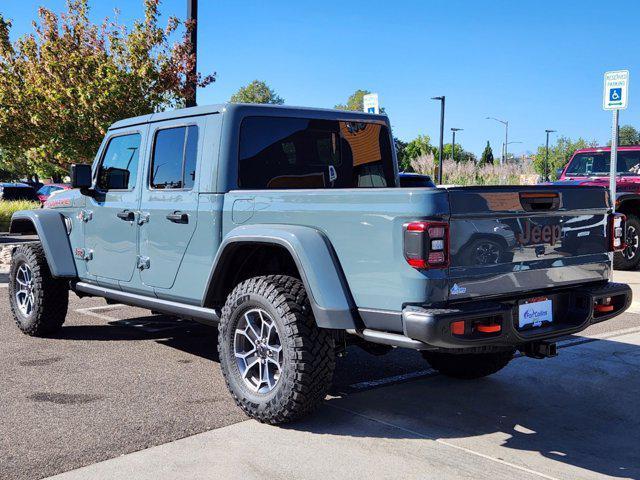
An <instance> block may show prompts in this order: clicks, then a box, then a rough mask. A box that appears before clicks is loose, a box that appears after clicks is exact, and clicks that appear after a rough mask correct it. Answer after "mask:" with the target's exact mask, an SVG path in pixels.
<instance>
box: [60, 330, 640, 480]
mask: <svg viewBox="0 0 640 480" xmlns="http://www.w3.org/2000/svg"><path fill="white" fill-rule="evenodd" d="M638 391H640V332H636V333H630V334H626V335H622V336H619V337H616V338H610V339H608V340H600V341H595V342H590V343H584V344H581V345H577V346H573V347H569V348H563V349H561V352H560V356H559V357H557V358H553V359H547V360H542V361H539V360H531V359H527V358H518V359H516V360H514V362H512V364H511V365H510V366H509V367H507V368H506V369H505V370H503V371H502V372H500V373H499V374H497V375H495V376H493V377H490V378H487V379H483V380H478V381H467V382H461V381H453V380H450V379H447V378H445V377H443V376H435V377H431V378H426V379H423V380H420V381H414V382H408V383H404V384H400V385H392V386H389V387H384V388H378V389H374V390H369V391H366V392H363V393H359V394H353V395H349V396H346V397H344V398H333V399H330V400H328V401H327V404H326V406H324V407H323V408H322V409H321V411H320V412H319V413H318V414H317V415H315V416H314V417H312V418H311V419H309V420H306V421H304V422H300V423H296V424H294V425H291V426H287V427H272V426H268V425H262V424H259V423H257V422H254V421H246V422H242V423H238V424H235V425H231V426H228V427H224V428H221V429H218V430H213V431H209V432H205V433H202V434H199V435H195V436H192V437H187V438H184V439H181V440H177V441H175V442H171V443H168V444H165V445H160V446H157V447H153V448H149V449H147V450H143V451H139V452H135V453H132V454H129V455H124V456H121V457H119V458H115V459H112V460H108V461H105V462H101V463H97V464H94V465H91V466H88V467H84V468H81V469H78V470H75V471H71V472H67V473H64V474H61V475H58V476H56V477H52V478H55V479H57V480H75V479H78V480H80V479H83V480H84V479H86V478H100V479H126V478H136V479H140V480H144V479H149V480H160V479H175V478H180V479H205V478H207V479H210V478H227V479H233V478H238V479H264V478H270V479H279V478H282V479H291V478H296V479H299V478H304V479H316V478H317V479H323V480H325V479H327V478H354V479H355V478H369V479H377V478H437V479H448V478H451V479H454V478H455V479H459V478H474V479H513V478H519V479H529V478H546V479H554V478H557V479H561V478H580V479H596V478H598V479H601V478H638V477H640V464H639V463H638V458H640V402H638Z"/></svg>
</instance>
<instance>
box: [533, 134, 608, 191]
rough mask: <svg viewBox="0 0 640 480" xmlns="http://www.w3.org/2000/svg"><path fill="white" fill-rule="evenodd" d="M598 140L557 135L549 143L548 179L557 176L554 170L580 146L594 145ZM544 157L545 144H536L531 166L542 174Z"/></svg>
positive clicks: (565, 161)
mask: <svg viewBox="0 0 640 480" xmlns="http://www.w3.org/2000/svg"><path fill="white" fill-rule="evenodd" d="M597 145H598V142H596V141H595V140H591V141H587V140H585V139H584V138H578V139H577V140H575V141H574V140H571V139H570V138H569V137H565V136H562V135H561V136H559V137H558V138H557V139H556V142H555V143H554V144H553V145H549V164H548V166H547V171H548V173H549V178H550V179H552V180H553V179H556V178H557V177H558V175H557V173H556V171H557V170H558V169H560V168H563V167H564V166H565V165H566V164H567V163H568V162H569V160H570V159H571V156H572V155H573V153H574V152H575V151H576V150H578V149H580V148H589V147H595V146H597ZM545 157H546V145H540V146H538V150H537V151H536V154H535V155H534V158H533V167H534V169H535V171H536V172H537V173H539V174H540V175H544V169H545V168H544V167H545Z"/></svg>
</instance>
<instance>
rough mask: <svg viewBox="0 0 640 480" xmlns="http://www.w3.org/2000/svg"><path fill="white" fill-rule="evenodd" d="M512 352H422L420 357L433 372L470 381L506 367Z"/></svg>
mask: <svg viewBox="0 0 640 480" xmlns="http://www.w3.org/2000/svg"><path fill="white" fill-rule="evenodd" d="M513 354H514V351H513V350H509V351H506V352H494V353H457V354H456V353H442V352H428V351H424V352H422V356H423V357H424V358H425V360H427V361H428V362H429V365H431V366H432V367H433V368H434V369H435V370H437V371H439V372H440V373H442V374H443V375H447V376H448V377H453V378H461V379H465V380H471V379H475V378H482V377H486V376H488V375H492V374H494V373H496V372H498V371H499V370H502V369H503V368H504V367H506V366H507V365H508V364H509V362H510V361H511V359H512V358H513Z"/></svg>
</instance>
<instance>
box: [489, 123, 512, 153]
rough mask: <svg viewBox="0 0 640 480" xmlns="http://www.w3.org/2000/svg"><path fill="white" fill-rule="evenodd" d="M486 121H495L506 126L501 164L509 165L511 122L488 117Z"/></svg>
mask: <svg viewBox="0 0 640 480" xmlns="http://www.w3.org/2000/svg"><path fill="white" fill-rule="evenodd" d="M486 120H495V121H496V122H500V123H501V124H503V125H504V149H503V154H502V161H501V162H500V163H501V164H505V163H507V145H509V121H508V120H500V119H499V118H495V117H487V118H486Z"/></svg>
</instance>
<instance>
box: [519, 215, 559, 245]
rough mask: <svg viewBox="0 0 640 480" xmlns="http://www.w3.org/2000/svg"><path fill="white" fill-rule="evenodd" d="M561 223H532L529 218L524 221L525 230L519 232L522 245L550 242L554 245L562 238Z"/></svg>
mask: <svg viewBox="0 0 640 480" xmlns="http://www.w3.org/2000/svg"><path fill="white" fill-rule="evenodd" d="M560 232H561V229H560V225H545V226H540V225H532V224H531V222H529V221H528V220H527V221H525V222H524V228H523V231H522V232H520V233H518V236H517V238H518V243H519V244H520V245H537V244H540V243H548V244H549V245H551V246H553V245H555V244H556V242H557V241H558V239H559V238H560Z"/></svg>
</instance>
